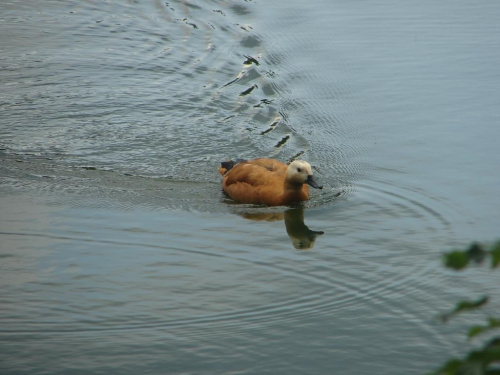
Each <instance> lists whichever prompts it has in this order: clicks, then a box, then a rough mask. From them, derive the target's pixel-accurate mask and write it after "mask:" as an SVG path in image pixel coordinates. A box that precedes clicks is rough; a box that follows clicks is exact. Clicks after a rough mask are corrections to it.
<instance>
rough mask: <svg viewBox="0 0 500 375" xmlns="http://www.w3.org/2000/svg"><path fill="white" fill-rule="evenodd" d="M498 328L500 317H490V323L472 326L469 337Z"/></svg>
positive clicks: (499, 326)
mask: <svg viewBox="0 0 500 375" xmlns="http://www.w3.org/2000/svg"><path fill="white" fill-rule="evenodd" d="M497 328H500V319H497V318H492V317H490V318H489V319H488V325H485V326H474V327H471V329H470V330H469V333H468V334H467V336H468V338H469V339H471V338H473V337H474V336H477V335H479V334H481V333H483V332H487V331H491V330H492V329H497Z"/></svg>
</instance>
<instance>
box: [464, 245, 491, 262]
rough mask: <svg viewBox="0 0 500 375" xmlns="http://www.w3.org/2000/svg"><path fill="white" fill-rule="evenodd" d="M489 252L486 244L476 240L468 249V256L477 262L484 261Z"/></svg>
mask: <svg viewBox="0 0 500 375" xmlns="http://www.w3.org/2000/svg"><path fill="white" fill-rule="evenodd" d="M487 254H488V253H487V252H486V251H485V250H484V246H483V245H481V244H479V243H477V242H474V243H473V244H472V245H470V247H469V250H467V258H468V259H469V260H470V261H474V262H475V263H478V264H479V263H482V262H483V260H484V258H486V255H487Z"/></svg>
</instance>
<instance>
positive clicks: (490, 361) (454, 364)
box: [432, 241, 500, 375]
mask: <svg viewBox="0 0 500 375" xmlns="http://www.w3.org/2000/svg"><path fill="white" fill-rule="evenodd" d="M488 258H489V259H490V265H491V268H497V267H498V266H499V265H500V241H498V242H496V243H495V244H493V245H491V246H487V245H483V244H479V243H473V244H472V245H471V246H470V247H469V249H468V250H466V251H451V252H449V253H446V254H445V255H444V257H443V262H444V264H445V266H446V267H448V268H451V269H454V270H457V271H459V270H463V269H465V268H466V267H467V266H469V265H470V264H471V263H472V264H482V263H484V261H485V260H486V259H488ZM488 301H489V297H488V296H484V297H481V298H479V299H477V300H475V301H461V302H459V303H457V304H456V306H455V308H454V309H453V310H451V311H450V312H447V313H445V314H442V315H441V316H440V318H441V320H443V322H447V321H448V320H449V319H451V318H452V317H453V316H455V315H457V314H459V313H462V312H464V311H469V310H474V309H478V308H480V307H482V306H484V305H485V304H487V303H488ZM499 328H500V319H499V318H495V317H489V318H488V321H487V324H485V325H476V326H473V327H471V328H470V329H469V332H468V334H467V337H468V339H469V340H471V339H475V338H477V336H479V335H482V334H484V333H487V332H491V331H493V330H497V329H499ZM499 365H500V336H496V337H493V338H492V339H491V340H489V341H488V342H486V343H485V344H484V345H483V346H482V347H481V348H479V349H477V350H473V351H471V352H470V353H468V354H467V355H466V356H465V357H464V358H462V359H451V360H449V361H447V362H446V363H445V364H444V365H443V366H442V367H440V368H439V369H438V370H437V371H435V372H433V373H432V374H435V375H469V374H470V375H476V374H477V375H500V366H499Z"/></svg>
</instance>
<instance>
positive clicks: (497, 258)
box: [490, 241, 500, 268]
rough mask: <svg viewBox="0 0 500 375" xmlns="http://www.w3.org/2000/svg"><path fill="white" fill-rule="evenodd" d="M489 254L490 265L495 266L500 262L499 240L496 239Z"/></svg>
mask: <svg viewBox="0 0 500 375" xmlns="http://www.w3.org/2000/svg"><path fill="white" fill-rule="evenodd" d="M490 254H491V267H493V268H496V267H498V265H499V264H500V241H498V242H497V243H496V244H495V246H493V249H491V251H490Z"/></svg>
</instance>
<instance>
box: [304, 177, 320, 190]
mask: <svg viewBox="0 0 500 375" xmlns="http://www.w3.org/2000/svg"><path fill="white" fill-rule="evenodd" d="M306 184H308V185H311V186H312V187H313V188H315V189H323V186H321V185H318V183H317V182H316V180H315V179H314V177H313V175H312V174H310V175H309V176H307V180H306Z"/></svg>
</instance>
